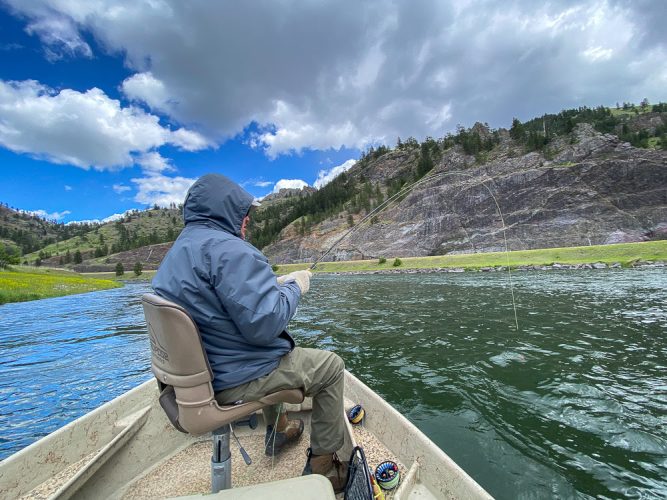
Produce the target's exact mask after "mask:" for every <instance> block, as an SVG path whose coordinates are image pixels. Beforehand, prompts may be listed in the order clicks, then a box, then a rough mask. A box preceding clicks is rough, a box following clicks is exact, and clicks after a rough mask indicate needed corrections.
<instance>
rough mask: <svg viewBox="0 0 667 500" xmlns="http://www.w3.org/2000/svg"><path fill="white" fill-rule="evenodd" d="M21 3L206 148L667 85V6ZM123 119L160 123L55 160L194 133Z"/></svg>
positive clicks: (62, 51) (374, 135) (390, 135)
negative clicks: (90, 41) (117, 57)
mask: <svg viewBox="0 0 667 500" xmlns="http://www.w3.org/2000/svg"><path fill="white" fill-rule="evenodd" d="M6 1H8V3H9V4H10V5H11V6H12V9H13V10H14V12H16V13H18V14H19V15H21V16H24V17H25V18H26V19H27V22H28V25H27V30H28V32H29V33H32V34H34V35H35V36H38V37H40V39H41V41H42V42H43V45H44V47H45V51H47V56H48V53H49V51H51V52H52V53H53V56H52V57H55V58H58V57H90V53H89V51H90V47H89V46H88V45H87V44H86V42H85V41H84V38H83V37H82V34H86V35H87V36H92V37H94V38H95V39H96V40H97V42H98V44H99V45H100V46H101V47H103V49H104V50H106V51H108V52H109V53H113V54H121V55H122V56H123V57H124V58H125V63H126V65H127V66H128V67H129V68H131V69H132V70H133V71H134V72H135V73H134V74H133V75H132V76H130V77H129V78H127V79H126V80H125V81H124V82H122V84H121V90H122V92H123V93H124V95H125V96H126V97H127V98H128V99H130V100H131V101H133V102H135V103H141V104H142V105H145V106H147V107H148V108H149V109H151V110H153V111H154V112H159V113H164V114H166V115H168V116H169V117H170V118H171V119H172V120H174V121H175V122H177V123H182V124H188V127H189V128H191V129H195V130H198V131H199V132H200V133H201V134H202V136H200V137H199V140H200V141H204V139H203V137H208V138H210V139H211V140H214V141H216V142H220V141H224V140H225V139H227V138H230V137H234V136H236V135H237V134H241V133H244V131H246V130H247V128H248V127H249V126H250V125H254V126H255V128H256V130H257V132H256V133H255V134H254V135H253V137H252V138H251V140H250V143H251V144H253V145H254V146H255V147H257V148H261V149H263V150H264V151H265V152H266V154H267V155H268V156H269V157H276V156H277V155H281V154H286V153H291V152H299V151H301V150H303V149H307V148H310V149H320V150H322V149H327V148H340V147H343V146H346V147H356V148H362V147H364V146H366V145H369V144H375V143H386V144H394V143H395V141H396V137H397V136H401V137H406V136H410V135H412V136H415V137H417V138H421V137H424V136H427V135H432V136H436V137H437V136H441V135H443V134H444V133H445V132H447V131H453V130H454V129H455V127H456V124H457V123H461V124H463V125H471V124H472V123H473V122H475V121H487V122H489V123H490V124H491V125H492V126H508V125H509V124H510V122H511V118H512V117H513V116H517V117H519V118H521V119H526V118H530V117H533V116H536V115H539V114H541V113H543V112H552V111H559V110H560V109H562V108H563V107H571V106H579V105H595V104H598V103H599V104H613V103H615V102H616V101H623V100H634V101H639V100H640V99H642V98H643V97H648V98H649V99H650V100H651V101H656V100H660V99H664V98H665V90H664V89H665V88H667V63H666V61H667V50H666V44H667V38H666V37H665V35H664V26H666V25H667V2H664V1H661V0H655V1H648V0H643V1H631V0H583V1H581V2H571V1H569V0H561V1H552V2H547V3H542V2H534V1H533V0H516V1H514V2H502V1H499V2H488V1H484V0H468V1H466V2H459V1H453V0H450V1H440V0H427V1H424V2H420V3H419V4H418V5H416V4H414V3H412V2H393V1H390V0H386V1H379V2H356V1H352V0H338V1H333V0H331V1H321V2H307V3H303V2H296V0H285V1H281V2H272V1H268V0H264V1H260V2H259V3H258V2H182V1H178V0H158V1H154V0H143V1H142V0H137V1H132V2H130V1H125V2H118V1H117V0H96V1H94V2H83V1H81V2H71V1H68V2H64V1H62V0H32V1H30V2H25V1H23V0H6ZM147 26H150V29H146V27H147ZM12 92H13V93H14V94H16V93H17V92H18V90H14V91H12ZM32 92H33V93H34V92H35V91H34V90H33V91H32ZM52 97H53V96H52ZM65 97H67V99H68V100H69V99H73V98H74V97H76V96H71V95H69V94H66V96H65ZM88 98H90V99H93V98H96V99H98V100H99V101H100V102H103V101H104V99H103V98H102V97H101V96H99V95H95V94H92V95H90V96H88ZM61 99H62V98H61ZM107 99H108V98H107ZM105 106H108V103H107V104H106V105H105ZM112 107H113V106H112ZM115 114H116V115H118V116H119V118H118V119H119V120H121V121H122V122H123V123H127V127H128V130H132V126H131V124H132V123H135V122H141V123H146V124H147V130H148V131H149V132H146V133H145V134H144V133H139V132H136V133H135V136H134V137H133V140H134V141H136V144H132V147H128V146H126V147H124V148H121V152H120V153H119V154H118V155H117V156H116V157H110V158H106V157H105V156H108V155H111V153H110V152H107V153H106V155H102V156H103V157H102V158H100V157H99V155H101V153H97V154H96V153H93V152H92V151H77V154H76V155H71V154H68V152H67V151H60V150H59V149H57V148H55V146H53V145H52V146H50V147H51V149H54V151H50V152H48V153H45V154H50V155H51V156H52V157H53V158H55V159H58V160H59V161H69V159H68V158H70V156H73V158H74V159H75V160H79V163H82V164H89V165H112V164H113V165H116V164H124V162H127V161H129V160H128V154H129V153H130V152H131V151H134V150H135V149H132V148H137V147H138V148H142V147H143V148H147V147H155V146H150V145H154V144H157V143H165V142H172V143H175V144H178V139H177V136H178V135H179V134H180V135H181V136H185V135H188V132H187V131H185V130H183V131H182V132H179V131H175V132H166V131H165V130H164V129H161V128H160V127H158V126H156V125H155V124H153V125H150V124H149V122H150V121H151V120H152V118H151V115H147V114H144V115H142V114H141V113H140V112H138V111H135V110H134V108H123V109H116V110H115ZM9 135H11V134H9ZM131 135H132V134H131ZM2 137H3V143H7V144H11V145H12V147H14V148H16V149H15V150H21V148H25V147H26V146H25V144H23V143H21V141H20V140H19V139H16V138H15V139H14V141H13V142H12V141H10V139H9V137H8V134H7V133H5V134H3V135H2ZM47 139H52V138H51V137H49V136H47ZM105 139H106V137H105ZM109 139H111V140H112V141H113V140H114V139H115V140H118V139H117V138H115V137H114V136H113V134H111V137H110V138H109ZM181 140H182V141H183V143H187V144H190V146H191V147H201V146H194V145H193V142H197V141H195V140H194V138H193V137H189V138H187V137H181ZM204 142H205V141H204ZM123 144H124V143H123ZM147 145H148V146H147ZM183 147H187V146H184V145H183Z"/></svg>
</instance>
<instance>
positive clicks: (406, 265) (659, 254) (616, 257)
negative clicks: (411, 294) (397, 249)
mask: <svg viewBox="0 0 667 500" xmlns="http://www.w3.org/2000/svg"><path fill="white" fill-rule="evenodd" d="M385 258H386V259H387V261H386V262H385V263H383V264H380V263H379V261H378V259H374V260H350V261H340V262H322V263H320V264H318V265H317V267H316V268H315V272H321V273H332V272H353V271H377V270H382V269H384V270H387V269H433V268H440V267H443V268H451V267H458V268H464V269H471V270H473V269H479V268H482V267H496V266H507V265H508V264H509V265H510V266H511V267H513V268H516V267H519V266H546V265H552V264H556V263H558V264H593V263H595V262H602V263H605V264H612V263H616V262H618V263H620V264H621V265H623V266H628V265H630V264H632V263H633V262H636V261H639V260H643V261H647V260H650V261H667V240H662V241H648V242H642V243H620V244H617V245H595V246H587V247H568V248H544V249H538V250H519V251H514V252H507V253H506V252H489V253H475V254H457V255H438V256H434V257H402V258H401V259H400V260H401V265H400V266H398V267H395V266H394V265H393V264H394V257H393V256H391V255H386V256H385ZM308 267H310V264H307V263H306V264H285V265H280V266H278V270H277V273H278V274H285V273H289V272H292V271H296V270H298V269H307V268H308Z"/></svg>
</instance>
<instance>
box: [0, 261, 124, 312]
mask: <svg viewBox="0 0 667 500" xmlns="http://www.w3.org/2000/svg"><path fill="white" fill-rule="evenodd" d="M120 286H122V285H121V284H120V283H118V282H115V281H110V280H101V279H93V278H86V277H83V276H81V275H80V274H77V273H74V272H70V271H64V270H60V269H36V268H34V267H33V268H29V267H22V266H15V267H12V268H9V269H3V270H0V304H5V303H7V302H24V301H27V300H37V299H45V298H48V297H60V296H62V295H72V294H76V293H85V292H93V291H96V290H106V289H109V288H117V287H120Z"/></svg>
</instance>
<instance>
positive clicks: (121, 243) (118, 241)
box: [24, 208, 183, 269]
mask: <svg viewBox="0 0 667 500" xmlns="http://www.w3.org/2000/svg"><path fill="white" fill-rule="evenodd" d="M66 227H67V226H66ZM182 229H183V218H182V216H181V210H180V209H179V208H151V209H148V210H144V211H138V210H134V211H132V212H129V213H127V214H125V215H124V216H123V217H122V218H121V219H119V220H116V221H113V222H107V223H105V224H101V225H96V226H94V227H92V228H90V229H89V230H88V231H87V232H85V233H83V234H80V235H77V236H75V237H73V238H69V239H65V240H62V241H56V242H54V243H51V244H49V245H46V246H45V247H43V248H42V249H41V250H40V251H39V252H33V253H31V254H28V255H26V256H25V257H24V260H26V261H27V262H29V263H34V262H35V261H36V260H37V259H38V258H39V259H40V262H41V263H42V264H44V265H50V266H68V265H69V266H77V265H79V264H82V263H83V262H84V261H90V264H91V265H92V264H95V265H100V264H104V263H105V261H106V260H109V262H107V263H106V264H107V265H106V266H105V269H109V268H110V264H111V263H112V262H113V263H115V262H117V261H118V259H114V258H113V257H110V256H112V255H114V254H119V253H121V252H128V251H131V250H135V249H138V248H145V247H148V246H149V245H155V244H158V243H164V242H169V241H173V240H175V239H176V237H177V236H178V234H179V233H180V232H181V230H182ZM77 252H78V253H79V254H80V258H79V256H78V255H77ZM134 262H135V261H133V262H132V264H134Z"/></svg>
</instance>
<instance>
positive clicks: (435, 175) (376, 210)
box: [308, 171, 519, 332]
mask: <svg viewBox="0 0 667 500" xmlns="http://www.w3.org/2000/svg"><path fill="white" fill-rule="evenodd" d="M450 175H463V176H467V177H470V178H471V179H475V176H473V175H472V174H468V173H465V172H443V171H440V172H433V173H430V174H427V175H425V176H424V177H422V178H421V179H419V180H418V181H416V182H414V183H412V184H409V185H407V186H405V187H403V188H401V189H400V190H399V191H398V192H396V193H394V194H393V195H392V196H390V197H389V198H387V199H386V200H385V201H384V202H382V203H380V204H379V205H378V206H377V207H375V208H374V209H373V210H371V211H370V212H368V213H367V214H366V215H365V216H364V217H362V219H361V220H360V221H359V222H357V223H356V224H355V225H354V226H352V227H351V228H350V229H348V230H347V231H345V233H343V235H342V236H341V237H340V238H338V239H337V240H336V241H335V242H334V243H333V244H332V245H331V246H330V247H329V248H328V249H327V250H326V251H325V252H323V253H322V254H321V255H320V256H319V257H318V258H317V260H315V262H313V263H312V264H311V266H310V267H309V268H308V269H310V270H313V269H315V266H317V264H319V263H320V262H321V261H322V259H323V258H324V257H326V256H327V255H328V254H329V253H330V252H331V251H332V250H333V249H334V248H336V247H337V246H338V244H339V243H340V242H341V241H343V240H344V239H345V238H347V237H348V236H350V235H351V234H354V232H356V231H357V230H358V229H359V228H360V227H361V226H362V225H363V224H364V223H365V222H367V221H369V220H370V219H371V218H372V217H373V216H375V215H377V214H378V213H380V212H382V211H383V210H384V209H385V208H387V207H388V206H389V205H391V204H392V203H393V202H394V201H396V200H399V199H401V197H402V196H404V195H407V194H408V193H409V192H410V191H412V190H413V189H414V188H416V187H417V186H421V185H423V184H426V182H427V181H431V180H434V179H437V178H440V177H448V176H450ZM475 180H478V181H479V183H480V184H481V185H482V186H484V188H485V189H486V190H487V191H488V192H489V195H491V198H492V199H493V202H494V203H495V205H496V209H497V210H498V215H500V222H501V223H502V230H503V241H504V243H505V255H506V257H507V275H508V277H509V285H510V293H511V296H512V308H513V309H514V324H515V325H516V330H517V332H518V331H519V318H518V315H517V311H516V300H515V298H514V285H513V283H512V270H511V268H510V256H509V246H508V244H507V232H506V229H507V227H506V226H505V217H504V216H503V212H502V210H501V209H500V204H499V203H498V200H497V199H496V196H495V195H494V194H493V191H491V188H489V186H487V185H486V184H485V183H484V180H481V179H475ZM487 180H491V181H492V180H493V179H491V178H489V179H487Z"/></svg>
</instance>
